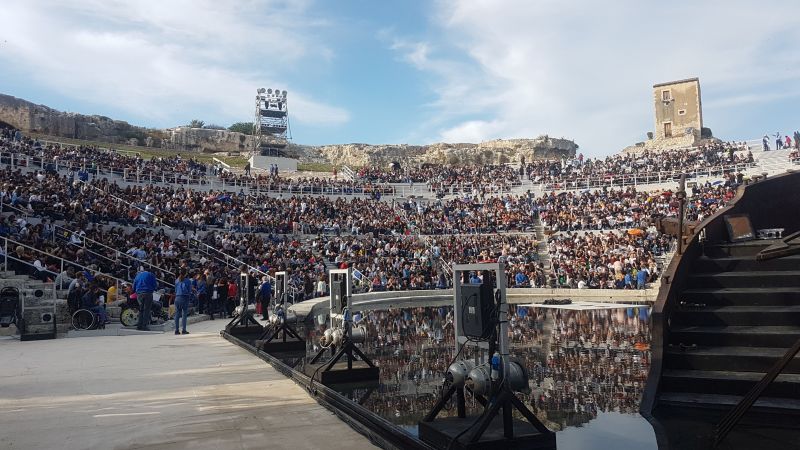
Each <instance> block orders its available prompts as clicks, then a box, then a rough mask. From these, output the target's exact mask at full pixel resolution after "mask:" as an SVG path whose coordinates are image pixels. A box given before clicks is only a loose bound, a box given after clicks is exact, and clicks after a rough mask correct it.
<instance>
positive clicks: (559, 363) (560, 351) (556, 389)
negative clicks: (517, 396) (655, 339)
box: [511, 307, 650, 426]
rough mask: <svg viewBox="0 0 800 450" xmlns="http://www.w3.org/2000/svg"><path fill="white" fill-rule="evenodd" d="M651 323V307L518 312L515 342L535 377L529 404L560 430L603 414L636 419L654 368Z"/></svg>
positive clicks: (517, 353)
mask: <svg viewBox="0 0 800 450" xmlns="http://www.w3.org/2000/svg"><path fill="white" fill-rule="evenodd" d="M548 316H549V317H550V320H548ZM648 319H649V310H648V308H646V307H640V308H617V309H605V310H583V311H574V310H560V309H553V310H547V309H536V308H519V309H518V311H517V314H516V316H515V317H514V318H513V319H512V321H511V329H512V336H513V337H512V342H513V347H514V351H513V353H514V354H515V355H516V356H517V357H519V358H520V359H522V360H523V361H524V363H525V366H526V367H527V368H528V370H529V371H530V372H529V373H530V377H531V387H532V388H533V389H532V392H531V394H530V397H529V398H528V399H527V400H528V401H527V403H529V404H533V405H534V406H535V409H536V410H537V412H539V413H545V414H546V415H547V417H548V419H549V420H550V421H552V422H558V423H560V424H561V426H567V425H570V424H573V423H575V420H576V419H577V421H578V422H583V421H585V420H586V419H587V418H589V419H591V418H594V417H595V416H596V415H597V413H598V412H608V411H618V412H622V413H635V412H636V411H637V410H638V405H639V398H640V396H641V393H642V389H643V388H644V383H645V381H646V379H647V372H648V369H649V366H650V353H649V344H650V328H649V326H648ZM548 327H551V328H550V329H548ZM536 349H538V350H539V351H540V352H541V353H540V354H539V355H541V356H539V355H537V352H536V351H535V350H536ZM532 350H533V351H532ZM544 354H546V359H545V358H543V357H542V356H544ZM543 360H545V361H546V363H542V361H543ZM570 418H572V419H570Z"/></svg>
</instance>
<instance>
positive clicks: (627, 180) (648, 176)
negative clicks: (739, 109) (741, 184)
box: [533, 162, 758, 190]
mask: <svg viewBox="0 0 800 450" xmlns="http://www.w3.org/2000/svg"><path fill="white" fill-rule="evenodd" d="M752 167H758V163H757V162H751V163H739V164H732V165H721V166H708V167H706V168H702V169H695V170H693V171H691V172H688V173H686V172H681V171H665V172H642V173H636V174H618V175H608V176H602V177H601V176H595V177H585V178H576V179H574V180H556V181H547V180H545V181H541V182H533V185H534V186H537V185H538V188H539V189H541V190H577V189H591V188H601V187H614V186H620V187H622V186H638V185H643V184H658V183H665V182H670V181H674V179H675V178H676V177H679V176H680V175H682V174H684V173H686V177H687V178H698V177H702V176H711V174H712V172H713V173H717V172H720V173H724V172H728V171H731V170H733V171H741V170H746V169H749V168H752ZM656 177H657V178H656ZM631 181H632V182H631ZM554 185H560V186H561V187H556V186H554Z"/></svg>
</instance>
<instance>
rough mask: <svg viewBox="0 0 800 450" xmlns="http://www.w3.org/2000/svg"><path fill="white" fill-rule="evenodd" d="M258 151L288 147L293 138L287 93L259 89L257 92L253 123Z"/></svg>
mask: <svg viewBox="0 0 800 450" xmlns="http://www.w3.org/2000/svg"><path fill="white" fill-rule="evenodd" d="M253 126H254V128H255V130H254V131H255V135H256V142H255V145H256V148H255V150H256V151H259V150H265V149H269V148H274V149H280V148H283V147H286V141H287V140H288V139H291V138H292V133H291V130H290V129H289V108H288V107H287V103H286V91H281V90H279V89H264V88H259V89H258V91H256V115H255V120H254V121H253Z"/></svg>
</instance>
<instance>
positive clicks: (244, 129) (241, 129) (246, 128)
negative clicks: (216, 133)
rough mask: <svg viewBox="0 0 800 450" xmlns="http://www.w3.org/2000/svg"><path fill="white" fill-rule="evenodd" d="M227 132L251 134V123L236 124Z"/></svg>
mask: <svg viewBox="0 0 800 450" xmlns="http://www.w3.org/2000/svg"><path fill="white" fill-rule="evenodd" d="M228 130H230V131H235V132H237V133H242V134H253V122H236V123H235V124H233V125H231V126H229V127H228Z"/></svg>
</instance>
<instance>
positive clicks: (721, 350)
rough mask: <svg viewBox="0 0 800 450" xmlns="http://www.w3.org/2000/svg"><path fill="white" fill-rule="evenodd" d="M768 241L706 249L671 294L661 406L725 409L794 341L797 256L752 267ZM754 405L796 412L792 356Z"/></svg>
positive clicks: (798, 308) (799, 367)
mask: <svg viewBox="0 0 800 450" xmlns="http://www.w3.org/2000/svg"><path fill="white" fill-rule="evenodd" d="M772 243H774V241H751V242H745V243H739V244H719V245H713V246H709V247H708V248H706V249H705V254H704V255H703V256H701V257H699V258H698V259H697V260H696V261H695V263H694V268H693V271H692V272H693V273H692V274H691V275H690V276H689V277H688V282H687V284H686V287H685V289H683V291H682V292H681V293H680V294H679V295H678V299H679V305H678V307H677V309H676V310H675V312H674V313H673V315H672V318H671V324H670V337H669V343H668V345H667V348H666V349H665V355H664V371H663V373H662V387H661V397H660V400H661V403H662V404H665V403H668V404H687V403H688V404H699V403H704V404H709V405H714V404H720V405H733V404H735V403H736V402H737V401H738V400H739V398H741V397H742V396H743V395H744V394H745V393H747V391H748V390H749V389H750V388H751V387H752V386H753V385H754V384H755V383H756V382H757V381H758V380H760V379H761V378H762V377H763V375H764V373H766V372H767V371H768V370H769V369H770V367H771V366H772V365H773V364H774V363H775V361H776V360H778V359H779V358H780V357H781V356H782V355H783V354H784V353H785V352H786V350H787V349H788V348H789V347H791V346H792V344H794V342H795V341H797V340H798V339H800V255H798V256H788V257H784V258H779V259H774V260H769V261H762V262H759V261H756V258H755V257H756V254H757V253H758V252H759V251H761V250H763V249H765V248H766V247H767V246H768V245H770V244H772ZM756 406H762V407H767V406H768V407H781V408H783V407H792V408H797V409H798V410H800V356H796V357H795V358H794V359H793V360H792V362H790V363H789V365H788V366H787V367H786V369H784V371H783V373H782V374H781V375H779V376H778V378H777V379H776V380H775V382H773V383H772V385H771V386H769V387H768V388H767V390H766V391H765V392H764V394H763V396H762V398H761V400H760V401H759V402H758V403H756Z"/></svg>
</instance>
